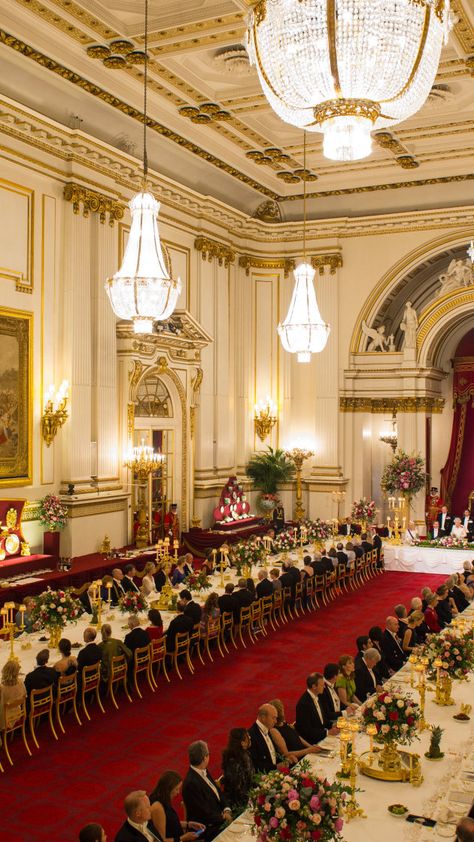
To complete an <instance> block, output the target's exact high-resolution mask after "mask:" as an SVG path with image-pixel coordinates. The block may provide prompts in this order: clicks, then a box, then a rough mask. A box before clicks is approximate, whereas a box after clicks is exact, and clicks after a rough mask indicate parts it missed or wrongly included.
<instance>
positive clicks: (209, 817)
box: [183, 740, 232, 842]
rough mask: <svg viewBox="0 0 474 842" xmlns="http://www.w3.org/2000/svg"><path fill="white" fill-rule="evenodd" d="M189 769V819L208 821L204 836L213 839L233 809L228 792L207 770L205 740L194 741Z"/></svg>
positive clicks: (185, 784) (185, 797) (186, 792)
mask: <svg viewBox="0 0 474 842" xmlns="http://www.w3.org/2000/svg"><path fill="white" fill-rule="evenodd" d="M188 753H189V769H188V772H187V774H186V777H185V779H184V781H183V801H184V806H185V808H186V816H187V819H188V821H191V822H199V823H202V824H204V825H205V827H206V830H205V831H204V833H203V834H202V836H200V839H205V840H206V842H211V840H212V839H214V837H215V836H217V835H218V834H219V833H220V831H221V830H222V829H223V825H224V823H229V822H230V821H232V812H231V810H230V807H229V806H228V804H227V800H226V798H225V796H224V795H223V794H222V793H221V791H220V790H219V787H218V785H217V784H216V782H215V780H214V778H213V777H212V775H211V774H210V773H209V772H208V771H207V766H208V763H209V749H208V747H207V743H205V742H204V741H203V740H197V741H196V742H194V743H191V745H190V746H189V749H188Z"/></svg>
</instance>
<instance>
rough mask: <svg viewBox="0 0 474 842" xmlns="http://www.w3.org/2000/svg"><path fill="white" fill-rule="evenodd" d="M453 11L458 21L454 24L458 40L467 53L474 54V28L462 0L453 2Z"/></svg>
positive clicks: (452, 0) (453, 0)
mask: <svg viewBox="0 0 474 842" xmlns="http://www.w3.org/2000/svg"><path fill="white" fill-rule="evenodd" d="M451 9H452V11H453V15H454V18H455V20H456V23H455V24H454V34H455V36H456V38H457V39H458V41H459V43H460V45H461V47H462V48H463V50H464V51H465V52H466V53H468V54H469V53H472V52H474V27H473V26H472V24H471V21H470V20H469V17H468V15H467V12H466V10H465V8H464V6H463V4H462V2H461V0H451Z"/></svg>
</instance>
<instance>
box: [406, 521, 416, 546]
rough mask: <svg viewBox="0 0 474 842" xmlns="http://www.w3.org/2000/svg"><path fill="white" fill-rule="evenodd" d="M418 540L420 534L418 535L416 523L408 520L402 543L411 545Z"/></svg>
mask: <svg viewBox="0 0 474 842" xmlns="http://www.w3.org/2000/svg"><path fill="white" fill-rule="evenodd" d="M419 540H420V536H419V535H418V530H417V528H416V524H415V521H414V520H409V521H408V528H407V529H405V532H404V535H403V543H404V544H408V545H411V546H413V544H417V543H418V541H419Z"/></svg>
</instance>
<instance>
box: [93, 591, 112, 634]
mask: <svg viewBox="0 0 474 842" xmlns="http://www.w3.org/2000/svg"><path fill="white" fill-rule="evenodd" d="M101 589H102V580H101V579H97V580H96V581H95V582H92V584H91V586H90V601H91V605H92V607H93V608H94V609H95V622H94V620H92V624H93V625H94V626H96V628H97V631H100V630H101V628H102V602H103V599H102V590H101ZM109 598H110V590H109ZM109 607H110V604H109Z"/></svg>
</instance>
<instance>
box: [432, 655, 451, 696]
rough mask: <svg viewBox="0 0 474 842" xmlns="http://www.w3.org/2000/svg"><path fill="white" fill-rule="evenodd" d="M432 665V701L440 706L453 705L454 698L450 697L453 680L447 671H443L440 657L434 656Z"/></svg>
mask: <svg viewBox="0 0 474 842" xmlns="http://www.w3.org/2000/svg"><path fill="white" fill-rule="evenodd" d="M433 666H434V667H435V668H436V690H435V698H434V703H435V704H436V705H440V707H447V706H449V705H454V704H455V702H454V699H453V698H452V697H451V690H452V689H453V682H452V680H451V678H450V677H449V675H448V673H447V672H445V671H444V670H443V669H442V667H443V662H442V660H441V658H436V659H435V660H434V661H433Z"/></svg>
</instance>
